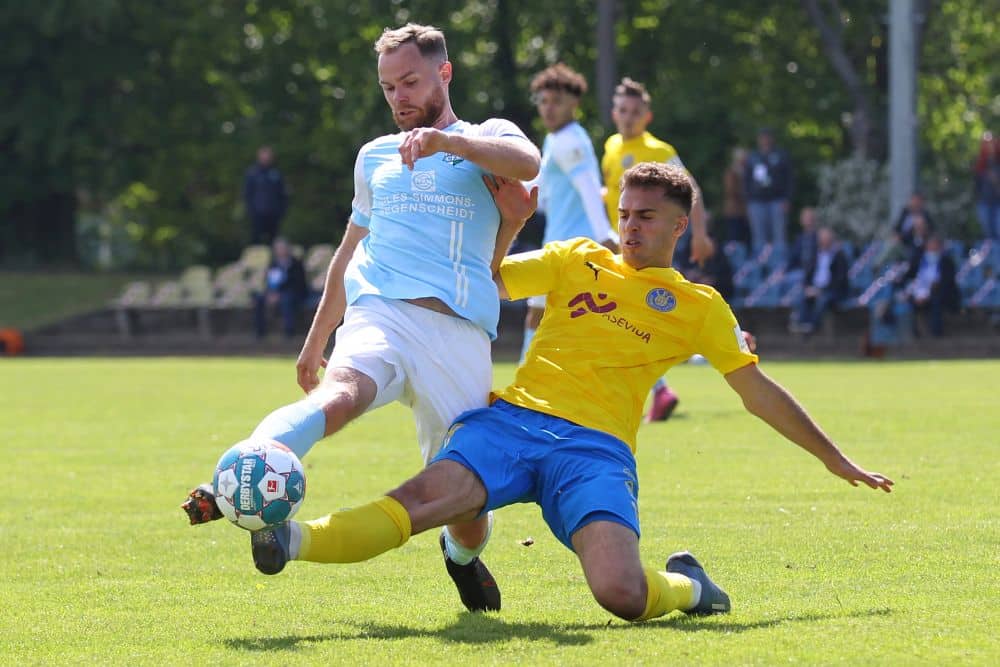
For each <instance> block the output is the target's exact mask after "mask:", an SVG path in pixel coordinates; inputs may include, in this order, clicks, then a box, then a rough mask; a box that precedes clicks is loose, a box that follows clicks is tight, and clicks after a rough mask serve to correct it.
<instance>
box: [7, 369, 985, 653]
mask: <svg viewBox="0 0 1000 667" xmlns="http://www.w3.org/2000/svg"><path fill="white" fill-rule="evenodd" d="M764 368H765V371H767V372H769V373H770V374H771V375H772V376H774V377H776V378H777V379H778V380H779V381H780V382H782V383H784V384H785V385H786V386H787V387H788V388H789V389H791V390H792V392H793V393H795V394H796V395H797V396H798V398H799V399H800V400H801V401H802V402H803V403H804V404H805V405H806V406H807V407H808V408H809V409H810V410H811V412H812V414H813V415H814V416H815V417H816V418H817V419H818V420H819V421H820V422H821V423H822V424H824V425H825V426H826V428H827V430H828V431H829V432H830V433H831V434H832V435H833V436H834V437H835V439H837V440H838V441H839V442H840V443H841V445H842V446H843V447H844V449H845V450H846V451H847V452H848V453H849V454H850V455H851V456H852V457H853V458H854V459H855V460H856V461H858V462H859V463H860V464H862V465H864V466H867V467H869V468H871V469H875V470H878V471H880V472H884V473H886V474H887V475H889V476H891V477H893V478H895V480H896V482H897V487H896V491H895V492H894V493H893V494H891V495H885V494H883V493H881V492H875V491H871V490H869V489H862V488H852V487H851V486H849V485H847V484H846V483H844V482H842V481H840V480H838V479H835V478H834V477H832V476H831V475H829V474H828V473H827V472H826V470H825V469H824V468H823V467H822V466H821V465H820V464H819V463H818V462H816V461H815V460H813V459H811V458H810V457H809V456H808V455H806V454H805V453H804V452H801V451H799V450H798V449H797V448H796V447H795V446H793V445H791V444H789V443H787V442H785V441H783V440H782V439H781V438H780V437H778V436H777V435H776V434H774V433H773V432H771V431H770V430H769V429H768V428H767V427H765V426H764V425H763V424H762V423H759V422H757V421H756V420H754V419H753V418H752V417H750V416H748V415H746V414H745V413H744V412H743V410H742V407H741V405H740V404H739V401H738V399H737V398H736V396H735V394H733V393H732V392H731V391H730V390H729V389H728V388H727V387H726V385H725V383H724V382H723V381H722V380H721V379H720V378H719V377H718V375H717V374H716V373H715V372H714V371H713V370H711V369H710V368H706V367H691V366H684V367H680V368H678V369H676V370H675V371H674V372H672V373H671V378H672V383H673V385H674V387H675V388H676V389H677V390H678V392H679V393H680V395H681V407H680V408H679V410H678V412H677V413H676V414H675V417H674V418H672V419H671V420H670V421H669V422H667V423H665V424H654V425H649V426H644V427H643V428H642V430H641V432H640V444H639V456H638V458H639V474H640V479H641V485H642V488H641V494H640V497H641V503H640V512H641V517H642V522H643V529H644V536H643V540H642V543H641V549H642V554H643V558H644V560H646V561H647V562H648V563H651V564H654V563H656V564H660V565H661V566H662V562H663V560H664V559H665V558H666V556H667V555H668V554H669V553H670V552H672V551H675V550H678V549H682V548H690V549H691V550H692V551H694V553H696V554H697V555H698V556H699V557H700V558H701V559H702V561H703V562H704V563H705V564H706V567H707V568H708V570H709V572H710V573H711V574H712V576H713V577H714V578H715V579H716V580H717V581H718V582H720V583H721V584H722V585H724V586H725V587H726V588H727V589H728V591H729V593H730V595H731V596H732V599H733V602H734V610H733V613H732V614H731V615H729V616H726V617H713V618H707V619H689V618H687V617H685V616H684V615H682V614H680V613H676V612H675V613H673V614H671V615H669V616H667V617H665V618H662V619H659V620H656V621H653V622H650V623H646V624H641V625H635V626H633V625H629V624H627V623H624V622H621V621H618V620H614V619H612V617H611V616H610V615H609V614H608V613H606V612H604V611H603V610H601V609H600V608H599V607H598V606H597V604H596V603H595V602H594V601H593V600H592V599H591V597H590V594H589V592H588V590H587V588H586V585H585V583H584V581H583V577H582V575H581V573H580V570H579V565H578V563H577V562H576V560H575V558H574V557H573V555H572V554H571V553H569V552H568V551H566V550H565V549H564V548H563V547H562V546H561V545H559V544H558V543H557V542H556V541H555V539H554V538H552V537H551V536H550V535H549V533H548V530H547V528H546V527H545V525H544V523H543V522H542V521H541V518H540V516H539V513H538V511H537V510H536V508H535V507H534V506H529V505H519V506H514V507H511V508H507V509H505V510H502V511H501V512H500V513H499V515H498V523H497V527H496V530H495V531H494V535H493V540H492V542H491V543H490V546H489V550H488V552H487V554H486V560H487V562H488V563H489V564H490V567H491V569H492V570H493V572H494V573H495V574H496V575H497V577H498V580H499V582H500V585H501V587H502V589H503V594H504V610H503V611H502V612H500V613H499V614H491V615H487V616H482V615H470V614H467V613H464V612H463V611H462V610H461V607H460V603H459V601H458V598H457V595H456V593H455V591H454V589H453V587H452V584H451V582H450V581H448V579H447V576H446V575H445V572H444V568H443V567H442V566H441V561H440V556H439V553H438V549H437V544H436V536H435V535H432V534H423V535H419V536H417V537H415V538H414V539H412V540H411V541H410V542H409V543H407V544H406V545H404V546H403V547H401V548H400V549H398V550H396V551H394V552H391V553H389V554H386V555H384V556H381V557H379V558H377V559H375V560H373V561H370V562H368V563H362V564H357V565H330V566H322V565H314V564H305V563H301V564H300V563H294V564H292V565H290V566H289V567H288V568H287V569H286V571H285V572H283V573H282V574H281V575H279V576H276V577H265V576H263V575H259V574H257V573H256V571H255V570H254V569H253V566H252V563H251V560H250V554H249V545H248V539H247V535H246V533H244V532H242V531H240V530H238V529H236V528H234V527H232V526H230V525H226V524H225V523H223V522H217V523H215V524H212V525H209V526H200V527H196V528H191V527H189V526H187V525H186V520H185V519H184V517H183V516H182V513H181V511H180V510H179V509H178V507H177V505H178V503H179V502H180V501H181V499H182V498H183V497H184V495H185V493H186V491H187V490H188V488H189V487H190V486H191V485H192V484H193V483H196V482H200V481H204V480H205V479H207V478H208V476H209V474H210V472H211V468H212V465H213V464H214V462H215V460H216V458H217V457H218V455H219V454H220V453H221V452H222V451H223V449H225V448H226V447H227V446H228V445H229V444H230V443H232V442H234V441H236V440H239V439H241V438H242V437H243V436H245V435H246V434H247V433H248V432H249V431H250V430H251V429H252V427H253V426H254V425H255V424H256V422H257V421H258V420H259V419H260V418H261V417H262V416H263V415H264V414H266V413H267V412H268V411H269V410H270V409H272V408H273V407H276V406H278V405H280V404H282V403H284V402H288V401H290V400H293V399H295V398H296V397H297V391H296V388H295V387H294V369H293V364H292V361H291V360H261V361H256V360H205V359H197V360H188V359H157V360H113V361H112V360H30V359H18V360H8V361H5V362H2V363H0V387H2V388H3V391H2V396H3V400H2V404H0V427H2V433H3V436H4V445H5V449H6V455H5V458H6V461H7V462H8V468H7V473H6V474H5V475H4V479H3V481H4V483H3V489H4V495H5V497H6V499H7V505H6V509H5V511H4V512H3V515H2V519H0V539H2V544H3V547H4V548H3V549H2V551H0V601H2V612H0V663H2V664H45V665H49V664H83V663H86V664H109V663H112V664H129V665H133V664H155V665H175V664H191V663H192V662H195V661H197V662H199V663H202V662H203V663H223V662H224V663H229V664H269V665H273V664H281V665H284V664H345V665H358V664H373V665H382V664H428V665H430V664H433V665H440V664H469V665H473V664H475V665H478V664H529V665H548V664H558V665H579V664H585V665H617V664H650V665H654V664H656V665H659V664H666V663H675V664H676V663H689V664H761V665H771V664H775V663H779V662H781V663H786V662H795V663H800V664H801V663H804V664H832V663H845V664H866V665H867V664H884V665H897V664H959V663H960V664H983V665H987V664H997V663H998V662H1000V640H998V639H997V628H998V627H1000V605H998V604H997V600H998V599H1000V586H998V578H997V575H996V572H997V568H998V566H1000V550H998V545H1000V519H998V514H997V505H998V500H1000V491H998V488H1000V487H998V484H997V481H998V479H1000V465H998V463H997V458H998V457H997V431H998V426H1000V420H998V417H997V415H998V410H997V386H998V384H997V378H998V377H1000V362H995V361H994V362H983V361H976V362H948V363H938V362H927V363H871V364H860V363H859V364H834V363H828V364H805V363H801V364H791V363H789V364H778V363H772V364H767V365H765V367H764ZM510 372H511V369H510V366H509V365H502V366H499V367H498V371H497V382H503V381H504V380H507V379H508V378H509V377H510ZM306 465H307V475H308V484H309V492H308V496H307V499H306V502H305V505H304V507H303V509H302V511H301V513H300V517H306V518H308V517H313V516H318V515H321V514H324V513H327V512H329V511H331V510H336V509H338V508H341V507H345V506H351V505H356V504H359V503H362V502H366V501H367V500H369V499H371V498H373V497H374V496H376V495H377V494H380V493H381V492H383V491H385V490H386V489H389V488H391V487H392V486H394V485H395V484H396V483H397V482H399V481H402V480H403V479H404V478H405V477H407V476H408V475H410V474H411V473H413V472H415V471H416V470H417V469H418V467H419V456H418V453H417V446H416V444H415V442H414V438H413V426H412V423H411V421H410V420H409V416H408V414H407V411H406V410H405V409H404V408H401V407H399V406H389V407H387V408H385V409H383V410H381V411H379V412H377V413H375V414H373V415H369V416H367V417H365V418H362V419H361V420H359V421H358V422H356V423H355V424H353V425H351V426H349V427H348V428H347V429H346V430H345V431H344V432H342V433H341V434H340V435H339V436H335V437H334V438H333V439H331V440H328V441H326V442H324V443H321V444H320V445H319V446H318V447H317V448H316V449H315V450H314V451H313V453H312V454H311V455H310V456H309V457H307V459H306ZM529 536H530V537H533V538H534V540H535V543H534V545H533V546H531V547H524V546H521V544H520V540H522V539H523V538H525V537H529Z"/></svg>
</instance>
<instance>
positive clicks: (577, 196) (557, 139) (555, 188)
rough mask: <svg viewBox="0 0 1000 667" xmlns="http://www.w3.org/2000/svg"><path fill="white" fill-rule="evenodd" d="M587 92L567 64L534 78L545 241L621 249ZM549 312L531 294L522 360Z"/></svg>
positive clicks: (557, 66)
mask: <svg viewBox="0 0 1000 667" xmlns="http://www.w3.org/2000/svg"><path fill="white" fill-rule="evenodd" d="M585 92H587V80H586V79H584V78H583V76H582V75H580V74H579V73H578V72H576V71H574V70H573V69H572V68H570V67H568V66H567V65H564V64H563V63H557V64H555V65H552V66H551V67H548V68H546V69H544V70H542V71H541V72H539V73H538V74H536V75H535V77H534V78H533V79H532V80H531V94H532V98H533V100H534V102H535V106H536V107H537V109H538V115H539V117H540V118H541V119H542V124H543V125H545V129H547V130H548V131H549V133H548V134H547V135H546V136H545V141H544V143H543V144H542V168H541V172H540V173H539V176H538V186H539V208H541V209H542V210H543V211H545V235H544V237H543V240H542V245H544V244H546V243H550V242H552V241H565V240H566V239H571V238H576V237H578V236H585V237H587V238H591V239H594V240H595V241H597V242H598V243H602V244H604V245H606V246H607V247H609V248H611V250H612V251H616V250H617V249H618V239H617V235H616V234H615V232H614V230H613V229H612V227H611V223H610V222H608V217H607V214H606V213H605V209H604V202H603V201H602V199H601V170H600V166H599V165H598V162H597V155H596V154H595V153H594V145H593V143H592V142H591V140H590V136H589V135H588V134H587V131H586V130H584V129H583V127H581V125H580V123H578V122H577V121H576V110H577V108H578V107H579V106H580V96H581V95H583V94H584V93H585ZM544 312H545V298H544V297H532V298H530V299H528V314H527V316H526V317H525V320H524V343H523V345H522V348H521V359H522V360H523V359H524V358H525V354H526V353H527V351H528V346H529V345H531V340H532V338H534V335H535V330H536V329H537V328H538V324H539V323H540V322H541V320H542V313H544Z"/></svg>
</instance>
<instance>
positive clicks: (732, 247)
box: [722, 241, 747, 271]
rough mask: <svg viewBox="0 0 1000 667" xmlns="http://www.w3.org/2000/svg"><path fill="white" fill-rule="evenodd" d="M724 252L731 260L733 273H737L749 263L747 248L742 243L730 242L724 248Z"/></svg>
mask: <svg viewBox="0 0 1000 667" xmlns="http://www.w3.org/2000/svg"><path fill="white" fill-rule="evenodd" d="M722 252H724V253H726V259H728V260H729V264H730V265H731V266H732V267H733V271H737V270H738V269H739V268H740V267H741V266H743V263H744V262H745V261H747V247H746V245H744V244H743V243H741V242H740V241H729V242H728V243H726V245H724V246H722Z"/></svg>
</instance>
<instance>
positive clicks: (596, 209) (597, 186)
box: [572, 169, 618, 243]
mask: <svg viewBox="0 0 1000 667" xmlns="http://www.w3.org/2000/svg"><path fill="white" fill-rule="evenodd" d="M572 183H573V187H574V188H575V189H576V192H577V194H579V195H580V202H581V203H582V204H583V211H584V213H586V215H587V222H588V223H590V231H591V237H592V238H593V239H594V240H595V241H599V242H602V241H607V240H608V239H612V238H614V240H615V242H616V243H617V242H618V239H617V238H615V235H614V234H613V233H612V230H611V223H610V222H608V213H607V209H605V208H604V200H603V199H601V182H600V181H598V180H597V174H595V173H594V170H593V169H586V170H578V171H577V173H575V174H574V175H573V178H572Z"/></svg>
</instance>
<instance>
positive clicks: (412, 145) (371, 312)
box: [192, 24, 540, 611]
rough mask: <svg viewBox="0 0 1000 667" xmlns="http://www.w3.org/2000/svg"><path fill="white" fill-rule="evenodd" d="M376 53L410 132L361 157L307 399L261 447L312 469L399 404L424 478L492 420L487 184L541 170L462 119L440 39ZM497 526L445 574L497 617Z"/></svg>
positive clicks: (302, 365)
mask: <svg viewBox="0 0 1000 667" xmlns="http://www.w3.org/2000/svg"><path fill="white" fill-rule="evenodd" d="M375 51H376V52H377V53H378V56H379V57H378V76H379V85H380V86H381V87H382V91H383V93H384V95H385V99H386V102H388V104H389V108H390V109H391V110H392V114H393V118H394V120H395V121H396V124H397V125H398V126H399V128H400V129H401V130H402V132H400V133H397V134H393V135H387V136H383V137H379V138H377V139H375V140H373V141H371V142H369V143H367V144H366V145H365V146H364V147H362V149H361V150H360V152H359V153H358V157H357V161H356V163H355V169H354V187H355V195H354V201H353V203H352V213H351V220H350V222H349V223H348V225H347V229H346V231H345V233H344V237H343V240H342V241H341V243H340V246H339V247H338V249H337V252H336V253H335V255H334V257H333V259H332V260H331V262H330V267H329V270H328V272H327V279H326V285H325V288H324V291H323V297H322V300H321V301H320V304H319V307H318V309H317V312H316V316H315V318H314V319H313V323H312V326H311V327H310V330H309V334H308V336H307V337H306V341H305V343H304V345H303V347H302V351H301V353H300V354H299V358H298V361H297V365H296V368H297V373H298V382H299V385H300V386H301V387H302V388H303V390H305V391H306V392H307V393H308V395H307V397H306V398H305V399H303V400H301V401H299V402H297V403H294V404H292V405H287V406H285V407H282V408H279V409H278V410H276V411H275V412H273V413H271V414H270V415H268V416H267V417H266V418H265V419H264V420H263V421H262V422H261V423H260V425H259V426H258V427H257V429H256V430H255V431H254V436H257V437H263V438H271V439H274V440H277V441H278V442H281V443H283V444H285V445H287V446H288V447H290V448H291V449H292V450H293V451H295V453H296V454H298V455H299V456H300V457H301V456H303V455H304V454H305V453H306V452H308V451H309V449H310V448H311V447H312V446H313V445H314V444H315V443H316V442H317V441H318V440H320V439H321V438H323V437H324V436H327V435H331V434H333V433H335V432H337V431H338V430H340V429H341V428H342V427H343V426H344V425H345V424H347V423H348V422H350V421H351V420H352V419H354V418H356V417H358V416H359V415H361V414H363V413H364V412H366V411H368V410H371V409H374V408H378V407H380V406H382V405H385V404H387V403H390V402H393V401H400V402H402V403H404V404H405V405H408V406H409V407H411V408H412V409H413V413H414V419H415V422H416V427H417V438H418V441H419V443H420V448H421V453H422V455H423V459H424V463H425V464H426V463H427V462H428V461H430V459H431V458H433V456H434V455H435V454H436V453H437V451H438V449H439V447H440V444H441V442H442V440H443V439H444V435H445V433H446V432H447V429H448V427H449V425H450V424H451V422H452V421H453V420H454V418H455V417H457V416H458V415H459V414H461V413H462V412H465V411H466V410H469V409H472V408H479V407H485V406H486V402H487V399H488V396H489V391H490V388H491V383H492V367H491V359H490V339H491V338H493V337H495V335H496V324H497V318H498V314H499V298H498V296H497V290H496V286H495V284H494V283H493V278H492V270H491V268H490V265H491V262H492V261H493V260H494V255H495V254H496V253H497V252H498V251H497V250H496V241H497V233H498V230H499V223H500V214H499V212H498V211H497V208H496V205H495V204H494V202H493V199H492V196H491V195H490V192H489V190H488V189H487V187H486V185H485V183H484V181H483V179H484V177H489V175H490V174H495V175H497V176H500V177H505V178H512V179H520V180H530V179H533V178H535V176H536V175H537V173H538V168H539V164H540V156H539V154H538V149H537V148H535V146H534V145H533V144H532V143H531V142H530V141H529V140H528V139H527V137H525V135H524V133H523V132H522V131H521V130H520V129H519V128H518V127H517V126H515V125H514V124H513V123H510V122H509V121H506V120H502V119H489V120H487V121H486V122H484V123H482V124H480V125H474V124H471V123H467V122H465V121H461V120H459V119H458V117H457V116H456V114H455V112H454V111H453V110H452V106H451V102H450V99H449V95H448V84H449V83H450V81H451V78H452V64H451V63H450V62H449V61H448V53H447V48H446V45H445V39H444V35H443V34H442V33H441V32H440V31H439V30H437V29H436V28H433V27H431V26H422V25H416V24H408V25H406V26H404V27H402V28H398V29H396V30H386V31H385V32H384V33H383V34H382V36H381V38H380V39H379V40H378V42H376V44H375ZM509 240H510V239H506V241H504V242H503V243H502V249H501V253H502V251H503V250H506V248H507V242H509ZM342 318H343V324H342V325H341V326H340V328H339V329H337V325H338V324H339V323H340V322H341V319H342ZM335 329H337V336H336V344H335V346H334V349H333V353H332V355H331V357H330V360H329V362H326V361H324V359H323V353H324V350H325V349H326V346H327V344H328V342H329V339H330V336H331V335H332V334H333V332H334V330H335ZM324 365H325V366H326V368H327V370H326V373H325V374H324V376H323V379H322V382H321V381H320V379H319V377H318V372H319V368H320V367H321V366H324ZM198 493H199V491H195V492H193V494H195V495H197V494H198ZM200 493H201V496H199V497H194V498H193V501H195V502H197V501H199V500H201V499H203V498H204V494H205V489H203V488H202V489H200ZM213 500H214V499H213ZM209 509H211V510H214V509H215V508H214V502H213V503H211V507H210V508H209ZM209 514H214V513H212V512H209ZM209 518H211V517H209ZM195 519H196V517H195V515H194V514H192V522H199V521H196V520H195ZM203 520H204V519H203ZM491 521H492V519H491V518H490V517H484V518H483V519H480V520H477V521H472V522H468V523H464V524H460V525H457V526H450V527H447V528H445V529H444V531H443V533H442V536H441V546H442V549H443V550H444V552H445V564H446V566H447V568H448V572H449V574H450V575H451V576H452V579H453V580H454V581H455V584H456V585H457V586H458V589H459V593H460V595H461V597H462V602H463V603H464V604H465V605H466V607H467V608H469V609H470V610H472V611H478V610H486V609H498V608H499V607H500V594H499V591H498V589H497V588H496V583H495V582H494V580H493V577H492V576H491V575H490V573H489V570H487V569H486V567H485V565H483V563H482V561H481V560H480V559H479V558H478V555H479V553H480V552H481V551H482V549H483V547H484V546H485V544H486V541H487V540H488V538H489V529H490V525H491Z"/></svg>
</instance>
